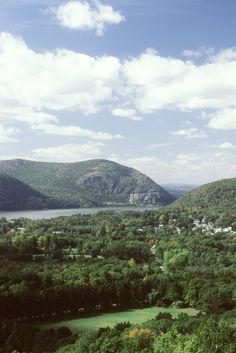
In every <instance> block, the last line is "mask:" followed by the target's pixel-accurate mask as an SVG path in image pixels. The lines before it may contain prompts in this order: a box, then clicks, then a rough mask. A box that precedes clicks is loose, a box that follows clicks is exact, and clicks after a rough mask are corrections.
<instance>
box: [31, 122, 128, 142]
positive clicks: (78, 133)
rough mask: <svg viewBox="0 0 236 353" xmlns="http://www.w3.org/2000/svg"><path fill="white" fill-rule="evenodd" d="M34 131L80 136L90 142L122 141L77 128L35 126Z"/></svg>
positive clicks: (100, 133) (99, 132) (117, 137)
mask: <svg viewBox="0 0 236 353" xmlns="http://www.w3.org/2000/svg"><path fill="white" fill-rule="evenodd" d="M33 129H34V130H37V131H40V132H42V133H44V134H48V135H58V136H80V137H88V138H90V139H92V140H101V141H108V140H114V139H122V138H123V136H121V135H112V134H108V133H106V132H101V131H92V130H87V129H82V128H81V127H79V126H73V125H69V126H63V125H54V124H38V125H37V124H35V125H34V126H33Z"/></svg>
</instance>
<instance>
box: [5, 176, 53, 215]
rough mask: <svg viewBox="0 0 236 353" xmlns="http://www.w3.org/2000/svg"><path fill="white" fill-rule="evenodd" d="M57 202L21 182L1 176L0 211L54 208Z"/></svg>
mask: <svg viewBox="0 0 236 353" xmlns="http://www.w3.org/2000/svg"><path fill="white" fill-rule="evenodd" d="M53 207H55V202H54V201H53V200H51V199H50V198H48V197H47V196H45V195H42V194H41V193H40V192H38V191H36V190H34V189H33V188H31V187H30V186H28V185H26V184H24V183H22V182H21V181H19V180H17V179H15V178H12V177H10V176H8V175H5V174H0V210H1V211H15V210H24V209H40V208H53Z"/></svg>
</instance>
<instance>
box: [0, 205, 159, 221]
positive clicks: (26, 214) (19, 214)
mask: <svg viewBox="0 0 236 353" xmlns="http://www.w3.org/2000/svg"><path fill="white" fill-rule="evenodd" d="M159 208H160V207H158V206H153V207H152V206H150V207H134V206H133V207H132V206H126V207H125V206H124V207H96V208H73V209H60V210H37V211H10V212H0V218H1V217H4V218H6V219H8V220H11V219H18V218H29V219H32V220H36V219H50V218H56V217H62V216H63V217H64V216H72V215H75V214H95V213H97V212H101V211H136V212H137V211H138V212H144V211H147V210H158V209H159Z"/></svg>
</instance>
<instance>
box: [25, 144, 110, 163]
mask: <svg viewBox="0 0 236 353" xmlns="http://www.w3.org/2000/svg"><path fill="white" fill-rule="evenodd" d="M102 146H103V144H102V143H99V142H97V143H94V142H91V143H86V144H81V145H79V144H65V145H61V146H56V147H46V148H37V149H34V150H33V151H32V154H33V156H34V157H35V158H38V159H40V160H43V161H50V162H52V161H57V162H77V161H81V160H86V159H89V158H97V157H99V156H100V155H101V147H102Z"/></svg>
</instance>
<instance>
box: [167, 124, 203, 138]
mask: <svg viewBox="0 0 236 353" xmlns="http://www.w3.org/2000/svg"><path fill="white" fill-rule="evenodd" d="M172 134H173V135H177V136H183V137H185V138H188V139H206V138H207V137H208V134H207V133H206V132H205V131H200V130H199V129H198V128H195V127H192V128H190V129H186V130H184V129H183V130H178V131H174V132H172Z"/></svg>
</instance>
